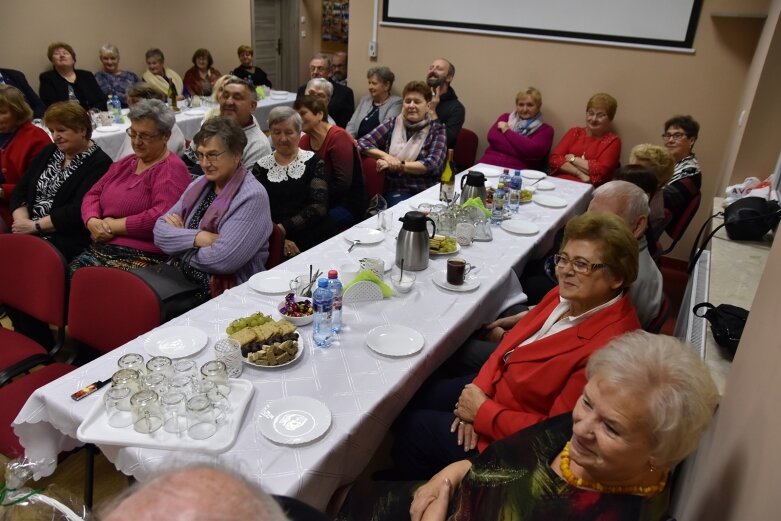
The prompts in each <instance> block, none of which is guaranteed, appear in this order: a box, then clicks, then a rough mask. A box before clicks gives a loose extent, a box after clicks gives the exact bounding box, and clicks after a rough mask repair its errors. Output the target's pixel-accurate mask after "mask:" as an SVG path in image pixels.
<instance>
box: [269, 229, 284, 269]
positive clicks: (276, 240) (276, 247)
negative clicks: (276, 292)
mask: <svg viewBox="0 0 781 521" xmlns="http://www.w3.org/2000/svg"><path fill="white" fill-rule="evenodd" d="M284 249H285V234H284V233H283V232H282V230H281V229H280V228H279V226H277V225H276V224H275V225H274V226H273V227H272V228H271V236H270V237H269V238H268V259H266V269H267V270H270V269H271V268H273V267H274V266H276V265H278V264H282V262H283V261H284V260H285V257H284Z"/></svg>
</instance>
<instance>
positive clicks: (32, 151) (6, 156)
mask: <svg viewBox="0 0 781 521" xmlns="http://www.w3.org/2000/svg"><path fill="white" fill-rule="evenodd" d="M51 142H52V140H51V138H49V135H48V134H47V133H46V132H44V131H43V130H41V129H40V128H38V127H36V126H35V125H33V124H32V123H30V122H29V121H28V122H27V123H25V124H24V125H22V126H21V127H19V130H17V131H16V134H15V135H14V137H13V139H11V142H10V143H8V146H6V147H5V148H4V149H0V168H2V172H3V177H4V178H5V180H4V181H3V183H2V184H0V187H2V188H3V193H4V196H3V199H0V217H2V218H3V219H4V220H5V221H6V222H7V223H8V225H9V227H10V225H11V222H12V220H11V214H10V212H9V211H8V201H9V200H10V199H11V193H12V192H13V191H14V188H16V184H17V183H18V182H19V180H20V179H21V178H22V175H24V173H25V171H26V170H27V167H28V166H29V165H30V162H31V161H32V160H33V158H34V157H35V156H37V155H38V154H39V153H40V152H41V150H43V147H45V146H46V145H50V144H51Z"/></svg>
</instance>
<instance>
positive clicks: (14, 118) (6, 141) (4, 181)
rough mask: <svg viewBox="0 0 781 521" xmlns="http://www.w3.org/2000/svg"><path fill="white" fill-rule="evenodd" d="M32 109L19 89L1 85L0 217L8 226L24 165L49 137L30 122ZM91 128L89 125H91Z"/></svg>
mask: <svg viewBox="0 0 781 521" xmlns="http://www.w3.org/2000/svg"><path fill="white" fill-rule="evenodd" d="M32 117H33V111H32V108H30V105H28V104H27V102H26V101H25V99H24V94H22V91H20V90H19V89H17V88H16V87H12V86H11V85H1V84H0V219H2V220H3V221H4V222H5V223H6V227H7V228H8V229H10V228H11V213H10V211H9V209H8V202H9V201H10V199H11V193H12V192H13V191H14V187H16V183H18V182H19V180H20V179H21V178H22V175H23V174H24V173H25V171H27V167H28V166H29V165H30V163H31V162H32V160H33V158H34V157H35V156H37V155H38V154H39V153H40V152H41V150H43V148H44V147H45V146H46V145H50V144H51V142H52V140H51V139H50V138H49V136H48V135H47V134H46V132H44V131H43V130H41V129H40V128H38V127H36V126H35V125H33V124H32V123H31V121H32ZM90 130H92V126H90Z"/></svg>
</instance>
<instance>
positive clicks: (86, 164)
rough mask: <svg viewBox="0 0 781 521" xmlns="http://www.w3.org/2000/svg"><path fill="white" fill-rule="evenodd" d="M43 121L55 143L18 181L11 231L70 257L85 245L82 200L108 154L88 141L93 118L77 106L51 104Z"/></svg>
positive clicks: (105, 166)
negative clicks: (42, 241) (36, 237)
mask: <svg viewBox="0 0 781 521" xmlns="http://www.w3.org/2000/svg"><path fill="white" fill-rule="evenodd" d="M44 122H45V124H46V126H47V127H49V131H50V132H51V133H52V137H53V139H54V143H50V144H49V145H47V146H46V147H45V148H44V149H43V150H42V151H41V153H40V154H38V155H37V156H36V157H35V159H34V160H33V161H32V162H31V163H30V166H29V168H28V169H27V171H26V172H25V174H24V177H22V179H21V181H19V184H18V185H16V190H14V193H13V196H12V197H11V210H12V211H13V217H14V224H13V227H12V231H13V232H14V233H23V234H29V235H39V236H41V237H43V238H44V239H46V240H48V241H49V242H51V243H52V244H54V245H55V246H56V247H57V249H58V250H60V252H61V253H62V254H63V256H64V257H65V259H66V260H68V261H70V260H71V259H73V257H75V256H76V255H78V254H79V253H81V252H82V251H83V250H84V248H86V247H87V246H88V245H89V232H88V231H87V229H86V228H85V227H84V223H83V222H82V221H81V202H82V199H83V197H84V195H85V194H86V193H87V191H89V190H90V189H91V188H92V186H93V185H94V184H95V183H96V182H97V181H98V180H99V179H100V178H101V177H103V174H104V173H105V172H106V170H108V169H109V167H110V166H111V158H110V157H109V156H108V155H106V153H105V152H103V150H101V149H100V147H99V146H98V145H96V144H95V143H94V142H93V141H92V140H91V139H90V138H91V136H92V121H91V119H90V116H89V113H87V111H86V110H84V109H83V108H82V106H81V105H78V104H76V103H68V102H58V103H54V104H53V105H51V106H50V107H49V108H48V110H47V111H46V114H45V115H44Z"/></svg>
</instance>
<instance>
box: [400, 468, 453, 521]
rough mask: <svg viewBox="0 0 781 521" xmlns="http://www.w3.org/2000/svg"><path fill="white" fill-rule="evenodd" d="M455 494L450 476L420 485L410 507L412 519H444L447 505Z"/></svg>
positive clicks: (432, 479)
mask: <svg viewBox="0 0 781 521" xmlns="http://www.w3.org/2000/svg"><path fill="white" fill-rule="evenodd" d="M452 496H453V485H452V483H451V482H450V480H449V479H448V478H444V479H437V477H436V476H435V477H433V478H431V480H430V481H429V482H428V483H426V484H425V485H423V486H422V487H420V488H419V489H418V490H417V491H416V492H415V496H414V498H413V500H412V505H411V506H410V509H409V515H410V520H411V521H444V520H445V517H446V516H447V505H448V503H450V498H451V497H452Z"/></svg>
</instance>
